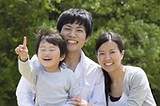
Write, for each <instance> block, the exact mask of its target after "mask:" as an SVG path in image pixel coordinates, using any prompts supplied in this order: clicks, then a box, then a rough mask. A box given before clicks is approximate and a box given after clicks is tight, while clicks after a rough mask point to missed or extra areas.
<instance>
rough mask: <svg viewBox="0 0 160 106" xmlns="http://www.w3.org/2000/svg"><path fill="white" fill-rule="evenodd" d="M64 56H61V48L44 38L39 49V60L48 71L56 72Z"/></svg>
mask: <svg viewBox="0 0 160 106" xmlns="http://www.w3.org/2000/svg"><path fill="white" fill-rule="evenodd" d="M63 59H64V57H60V49H59V47H58V46H55V45H53V44H51V43H48V42H47V41H46V40H42V41H41V42H40V45H39V49H38V60H39V62H40V63H41V64H42V65H43V67H44V68H45V70H46V71H48V72H55V71H56V70H58V65H59V62H60V61H62V60H63Z"/></svg>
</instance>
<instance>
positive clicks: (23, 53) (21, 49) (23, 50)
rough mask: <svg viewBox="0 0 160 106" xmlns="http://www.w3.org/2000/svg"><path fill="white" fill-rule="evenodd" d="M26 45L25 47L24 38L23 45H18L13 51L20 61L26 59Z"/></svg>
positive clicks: (25, 41)
mask: <svg viewBox="0 0 160 106" xmlns="http://www.w3.org/2000/svg"><path fill="white" fill-rule="evenodd" d="M26 45H27V38H26V37H25V36H24V39H23V45H19V46H18V47H17V48H16V49H15V52H16V53H17V54H18V55H19V57H20V59H21V60H22V61H25V60H27V59H28V49H27V46H26Z"/></svg>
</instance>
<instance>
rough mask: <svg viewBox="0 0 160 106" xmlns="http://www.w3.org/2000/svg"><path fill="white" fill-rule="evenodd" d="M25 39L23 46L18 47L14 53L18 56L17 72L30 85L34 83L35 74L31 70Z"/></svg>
mask: <svg viewBox="0 0 160 106" xmlns="http://www.w3.org/2000/svg"><path fill="white" fill-rule="evenodd" d="M26 44H27V39H26V37H24V40H23V45H19V46H18V47H17V48H16V49H15V52H16V53H17V54H18V55H19V59H18V68H19V72H20V73H21V74H22V75H23V76H24V77H25V78H26V79H27V80H28V81H29V82H31V83H32V84H34V81H35V76H34V75H35V72H34V71H33V70H32V66H31V64H30V61H29V59H28V58H29V56H28V49H27V46H26Z"/></svg>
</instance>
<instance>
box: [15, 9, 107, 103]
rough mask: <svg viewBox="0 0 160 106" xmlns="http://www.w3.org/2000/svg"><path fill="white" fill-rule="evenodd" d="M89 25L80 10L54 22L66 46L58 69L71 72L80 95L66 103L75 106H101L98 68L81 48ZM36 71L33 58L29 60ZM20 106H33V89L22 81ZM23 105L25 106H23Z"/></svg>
mask: <svg viewBox="0 0 160 106" xmlns="http://www.w3.org/2000/svg"><path fill="white" fill-rule="evenodd" d="M92 29H93V21H92V17H91V15H90V13H89V12H87V11H86V10H84V9H69V10H66V11H64V12H63V13H62V14H61V15H60V16H59V18H58V22H57V30H58V31H59V33H60V35H61V36H63V38H64V39H65V41H66V42H67V50H68V53H67V56H66V58H65V60H64V63H63V64H62V67H66V68H69V69H71V70H73V72H74V74H75V77H76V78H77V80H78V84H79V87H80V91H81V97H76V96H75V97H73V98H71V100H70V103H71V104H73V105H78V106H105V95H104V77H103V73H102V71H101V68H100V66H99V65H98V64H97V63H95V62H94V61H92V60H91V59H89V58H88V57H86V56H85V54H84V53H83V51H82V50H81V48H82V47H83V46H84V44H85V43H86V42H87V41H88V40H89V38H90V36H91V33H92ZM31 63H32V64H34V67H39V65H40V64H39V63H38V62H37V56H36V55H34V56H33V58H32V59H31ZM16 95H17V100H18V104H19V105H20V106H33V105H34V101H33V98H34V88H33V87H32V85H31V84H30V83H28V82H27V81H26V80H25V79H24V78H23V77H22V78H21V80H20V82H19V85H18V87H17V91H16ZM23 103H25V104H24V105H23Z"/></svg>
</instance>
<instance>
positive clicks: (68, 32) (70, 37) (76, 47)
mask: <svg viewBox="0 0 160 106" xmlns="http://www.w3.org/2000/svg"><path fill="white" fill-rule="evenodd" d="M60 34H61V35H62V36H63V38H64V39H65V41H66V42H67V49H68V51H69V52H73V51H80V50H81V48H82V47H83V45H84V44H85V42H87V41H88V38H86V30H85V27H84V26H83V25H79V24H78V23H76V22H74V23H73V24H70V23H68V24H65V25H64V26H63V27H62V30H61V32H60Z"/></svg>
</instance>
